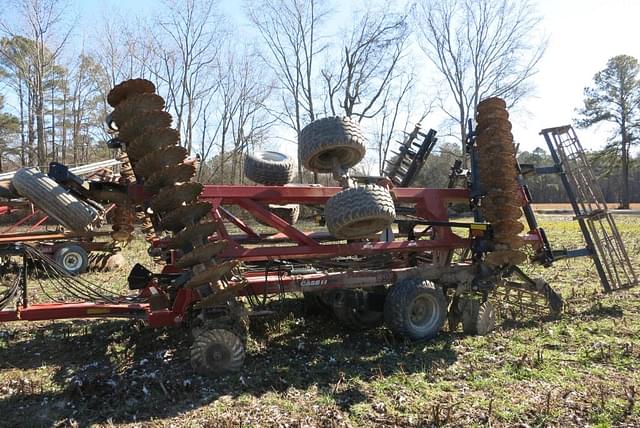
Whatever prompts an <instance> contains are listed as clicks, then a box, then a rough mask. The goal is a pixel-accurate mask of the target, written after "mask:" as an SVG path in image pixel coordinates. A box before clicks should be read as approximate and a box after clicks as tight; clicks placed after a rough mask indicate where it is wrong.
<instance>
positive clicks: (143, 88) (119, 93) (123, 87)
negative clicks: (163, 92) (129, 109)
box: [107, 79, 156, 107]
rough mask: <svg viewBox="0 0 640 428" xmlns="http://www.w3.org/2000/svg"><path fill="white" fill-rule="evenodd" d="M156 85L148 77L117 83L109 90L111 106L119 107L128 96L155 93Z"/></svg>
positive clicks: (108, 96) (108, 98) (108, 100)
mask: <svg viewBox="0 0 640 428" xmlns="http://www.w3.org/2000/svg"><path fill="white" fill-rule="evenodd" d="M155 91H156V86H155V85H154V84H153V83H152V82H150V81H149V80H147V79H130V80H125V81H124V82H122V83H119V84H117V85H116V86H115V87H114V88H113V89H111V90H110V91H109V94H108V95H107V102H108V103H109V105H110V106H111V107H117V106H118V104H120V103H121V102H122V101H124V100H125V99H126V98H127V97H130V96H131V95H134V94H144V93H154V92H155Z"/></svg>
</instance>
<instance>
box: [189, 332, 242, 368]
mask: <svg viewBox="0 0 640 428" xmlns="http://www.w3.org/2000/svg"><path fill="white" fill-rule="evenodd" d="M244 357H245V347H244V343H243V341H242V338H241V337H240V336H238V335H237V334H236V333H234V332H232V331H229V330H225V329H210V330H209V329H205V330H203V331H198V334H197V337H196V338H195V340H194V342H193V345H191V367H193V369H194V370H195V371H196V372H198V373H202V374H214V375H220V374H226V373H232V372H237V371H238V370H240V369H241V368H242V365H243V363H244Z"/></svg>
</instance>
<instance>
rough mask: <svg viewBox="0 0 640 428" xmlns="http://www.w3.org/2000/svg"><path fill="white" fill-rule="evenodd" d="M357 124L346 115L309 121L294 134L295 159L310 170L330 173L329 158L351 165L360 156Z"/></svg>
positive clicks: (361, 137)
mask: <svg viewBox="0 0 640 428" xmlns="http://www.w3.org/2000/svg"><path fill="white" fill-rule="evenodd" d="M364 141H365V140H364V135H363V134H362V130H361V129H360V124H359V123H358V122H356V121H355V120H352V119H351V118H349V117H326V118H324V119H319V120H316V121H314V122H311V123H310V124H309V125H307V126H306V127H305V128H304V129H303V130H302V131H301V132H300V136H299V137H298V162H302V164H303V165H304V167H305V168H306V169H308V170H309V171H313V172H319V173H323V172H333V160H334V159H336V160H337V161H338V163H339V164H340V165H341V166H342V167H343V168H351V167H352V166H354V165H356V164H357V163H358V162H360V161H361V160H362V158H364V155H365V152H366V148H365V145H364Z"/></svg>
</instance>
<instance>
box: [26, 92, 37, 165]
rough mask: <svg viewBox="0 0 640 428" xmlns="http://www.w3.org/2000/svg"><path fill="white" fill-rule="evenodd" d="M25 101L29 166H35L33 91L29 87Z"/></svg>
mask: <svg viewBox="0 0 640 428" xmlns="http://www.w3.org/2000/svg"><path fill="white" fill-rule="evenodd" d="M27 101H28V106H29V111H28V116H29V120H28V124H27V129H28V136H27V140H28V143H29V165H30V166H35V163H36V162H37V161H36V160H35V159H34V153H35V148H34V143H35V130H34V129H33V125H34V123H35V115H34V100H33V91H32V90H31V89H29V92H28V100H27Z"/></svg>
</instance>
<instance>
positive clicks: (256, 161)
mask: <svg viewBox="0 0 640 428" xmlns="http://www.w3.org/2000/svg"><path fill="white" fill-rule="evenodd" d="M293 171H294V165H293V159H291V158H290V157H289V156H287V155H285V154H282V153H278V152H268V151H265V152H255V153H249V154H247V156H246V157H245V159H244V175H245V176H246V177H247V178H248V179H249V180H251V181H255V182H256V183H259V184H264V185H266V186H283V185H285V184H287V183H290V182H291V180H293Z"/></svg>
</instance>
